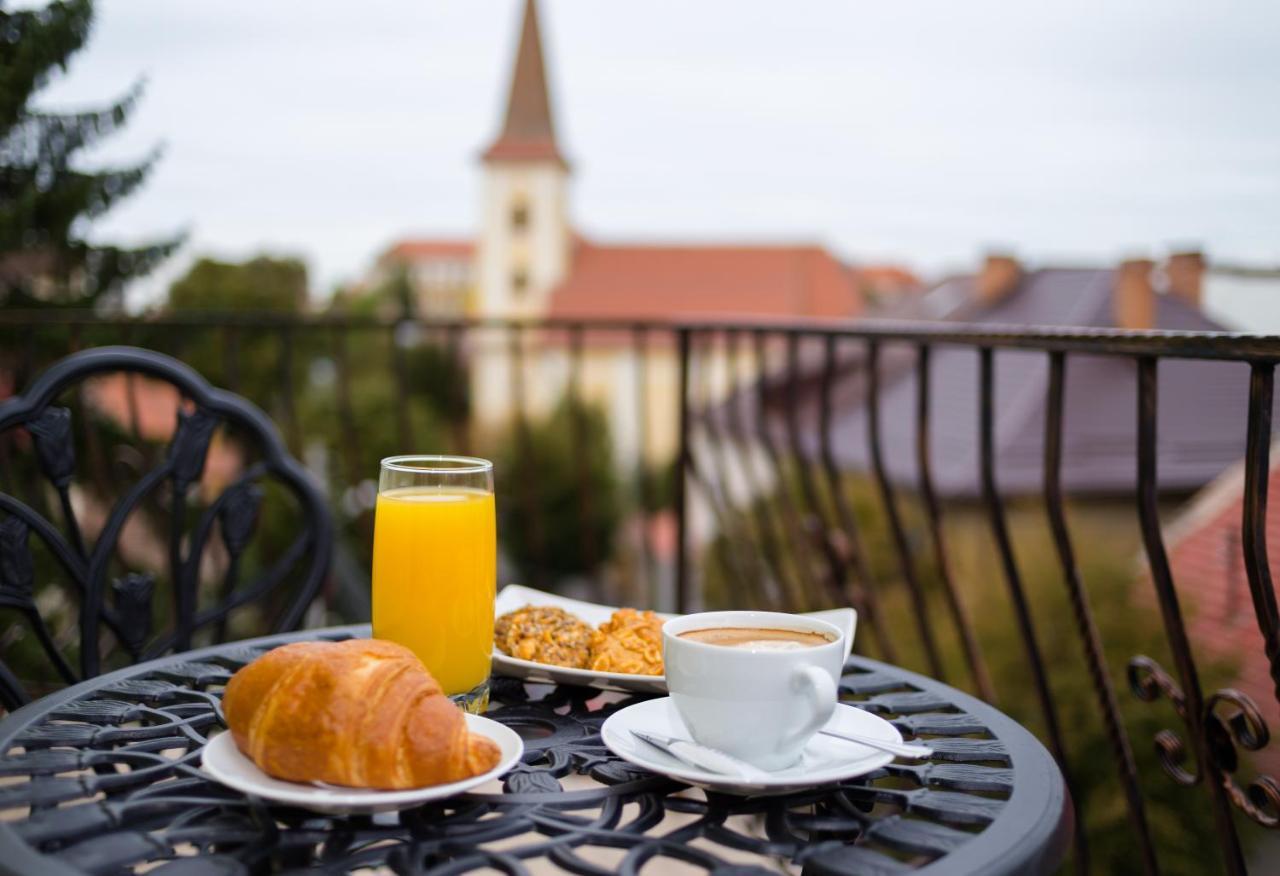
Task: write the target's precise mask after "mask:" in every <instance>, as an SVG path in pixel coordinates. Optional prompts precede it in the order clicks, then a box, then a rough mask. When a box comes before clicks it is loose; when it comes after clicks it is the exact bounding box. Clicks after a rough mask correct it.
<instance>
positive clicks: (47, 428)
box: [26, 408, 76, 490]
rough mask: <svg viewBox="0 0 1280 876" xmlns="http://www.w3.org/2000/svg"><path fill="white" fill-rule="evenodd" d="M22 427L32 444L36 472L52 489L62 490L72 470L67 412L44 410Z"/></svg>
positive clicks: (73, 450) (73, 461) (72, 444)
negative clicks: (47, 480)
mask: <svg viewBox="0 0 1280 876" xmlns="http://www.w3.org/2000/svg"><path fill="white" fill-rule="evenodd" d="M26 426H27V431H28V432H30V433H31V440H32V441H33V442H34V444H35V448H36V458H37V459H38V460H39V462H40V470H41V471H42V472H44V476H45V477H47V478H48V479H49V481H50V482H51V483H52V484H53V485H54V486H55V487H57V488H58V489H59V490H62V489H65V488H66V486H67V485H68V484H70V483H71V477H72V475H74V474H75V470H76V445H75V442H74V441H73V440H71V411H70V409H68V408H45V409H44V410H43V411H41V412H40V415H39V416H37V417H35V418H34V419H31V420H28V421H27V423H26Z"/></svg>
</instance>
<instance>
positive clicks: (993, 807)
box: [0, 627, 1071, 876]
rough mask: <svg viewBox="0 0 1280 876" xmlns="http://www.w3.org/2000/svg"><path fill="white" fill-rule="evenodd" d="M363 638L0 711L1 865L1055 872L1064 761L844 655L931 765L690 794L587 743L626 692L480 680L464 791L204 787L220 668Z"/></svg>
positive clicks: (860, 698) (132, 672) (167, 673)
mask: <svg viewBox="0 0 1280 876" xmlns="http://www.w3.org/2000/svg"><path fill="white" fill-rule="evenodd" d="M360 634H367V627H364V628H362V627H350V628H340V629H332V630H324V631H320V632H310V633H302V634H291V635H284V636H273V637H269V638H264V639H256V640H252V641H248V642H243V643H238V644H233V645H225V646H220V647H217V648H209V649H205V650H203V651H196V652H190V653H188V654H185V655H178V656H175V657H172V658H166V659H162V660H158V661H153V662H151V663H147V664H142V665H140V666H136V667H132V668H130V669H126V670H121V671H120V672H116V673H112V674H110V675H105V676H102V677H100V678H98V679H95V680H94V681H90V682H86V683H84V684H81V685H77V686H76V687H73V688H69V689H68V690H66V691H64V692H62V693H59V694H56V695H54V696H52V697H47V698H45V699H44V700H41V701H39V702H36V703H33V704H32V705H31V706H28V707H26V708H24V709H22V710H20V711H19V712H16V713H14V714H13V715H11V716H9V717H8V718H6V719H5V720H4V721H3V722H0V871H6V870H7V871H9V872H16V873H32V872H40V873H49V874H55V873H90V874H103V876H106V874H113V876H114V874H119V873H130V872H135V871H138V870H141V869H145V871H146V872H148V873H152V874H162V876H200V874H227V876H230V874H256V873H266V872H285V873H291V872H300V871H303V870H305V871H306V872H308V873H334V874H336V873H347V872H352V871H355V872H370V873H396V874H410V873H415V874H416V873H433V874H452V873H465V872H471V871H475V870H485V869H487V870H489V871H494V870H496V871H498V872H503V873H510V874H523V873H531V872H558V871H567V872H572V873H579V874H606V873H614V872H621V873H627V874H631V873H638V872H640V870H641V868H643V867H646V865H647V866H648V867H649V868H650V871H651V872H669V871H674V870H675V869H676V866H675V865H677V864H680V865H683V869H685V870H687V871H688V872H693V873H698V872H705V873H711V874H715V876H738V874H755V873H759V874H765V873H777V872H779V871H780V870H781V871H786V870H792V871H800V870H803V872H804V873H806V874H873V876H880V874H895V873H905V872H926V873H942V872H945V873H948V874H957V873H983V874H988V873H1017V872H1027V873H1033V872H1043V871H1045V870H1047V869H1051V868H1052V867H1053V866H1055V865H1056V864H1057V863H1058V861H1060V859H1061V857H1062V855H1063V854H1064V851H1065V848H1066V844H1067V842H1068V840H1069V834H1070V829H1071V822H1070V818H1071V816H1070V813H1069V806H1068V805H1067V799H1066V792H1065V787H1064V784H1063V780H1062V776H1061V773H1060V772H1059V771H1058V769H1057V767H1056V765H1055V764H1054V762H1053V760H1052V759H1051V758H1050V756H1049V755H1048V753H1047V752H1046V751H1045V749H1044V748H1043V747H1042V746H1041V745H1040V744H1039V742H1037V741H1036V740H1035V738H1034V737H1032V736H1031V735H1030V733H1028V732H1027V731H1026V730H1024V729H1023V728H1021V727H1020V726H1018V725H1017V724H1016V723H1014V722H1013V721H1012V720H1010V719H1009V718H1007V717H1005V716H1004V715H1002V714H1000V713H999V712H998V711H996V710H994V709H992V708H991V707H990V706H987V705H985V704H983V703H981V702H979V701H978V700H975V699H973V698H971V697H968V696H967V695H965V694H963V693H960V692H959V691H955V690H953V689H951V688H949V687H946V686H945V685H942V684H939V683H936V682H933V681H930V680H929V679H925V678H922V677H921V676H917V675H914V674H912V673H908V672H905V671H902V670H898V669H896V668H893V667H890V666H887V665H885V664H881V663H877V662H875V661H872V660H865V659H862V658H858V657H854V658H852V659H851V660H850V661H849V663H848V664H847V666H846V667H845V675H844V677H843V679H842V683H841V693H842V696H843V697H844V699H845V700H846V701H848V702H851V703H854V704H856V705H857V706H859V707H861V708H865V709H868V710H870V711H873V712H875V713H877V714H880V715H882V716H883V717H885V718H887V719H888V720H890V721H892V722H893V723H894V724H895V725H896V726H897V727H898V728H899V729H900V730H901V731H902V732H903V735H904V736H908V737H911V736H917V735H919V736H922V737H925V738H927V739H928V740H929V744H930V745H932V746H933V747H934V750H935V756H934V757H933V759H931V760H929V761H923V762H915V763H906V762H895V763H893V764H890V765H889V766H887V767H885V768H883V769H881V770H878V771H876V772H875V773H872V774H871V775H869V776H865V777H863V778H861V779H857V780H854V781H849V782H844V783H841V784H839V785H835V786H828V787H826V788H822V789H815V790H813V791H809V792H805V793H800V794H790V795H786V796H779V797H764V798H753V799H743V798H738V797H731V796H725V795H721V794H713V793H704V792H703V791H701V790H698V789H693V788H688V787H686V786H684V785H681V784H679V783H677V782H674V781H671V780H668V779H665V778H662V777H658V776H654V775H653V774H651V773H647V772H645V771H643V770H640V769H638V768H636V767H633V766H631V765H630V764H628V763H626V762H624V761H622V760H620V759H618V758H616V757H614V756H613V755H612V754H611V753H610V752H609V750H608V749H607V748H605V747H604V745H603V743H602V742H601V740H600V726H601V724H602V723H603V722H604V720H605V719H606V718H607V717H608V716H609V715H610V714H612V713H613V712H615V711H617V710H618V709H619V708H621V707H623V706H625V705H627V704H629V703H631V702H634V701H635V700H634V698H633V697H629V696H624V695H621V694H614V693H602V692H601V691H596V690H591V689H587V688H574V687H567V686H561V687H553V686H549V685H526V684H525V683H523V682H520V681H517V680H515V679H509V678H495V679H494V689H493V707H492V709H491V711H490V713H489V714H490V717H493V718H495V719H497V720H499V721H501V722H503V723H504V724H507V725H509V726H511V727H513V728H515V729H517V730H518V731H519V732H520V733H521V735H522V736H523V737H524V739H525V746H526V750H525V755H524V758H523V760H522V762H521V763H520V765H519V766H517V767H516V768H515V769H514V770H512V771H511V772H509V773H508V774H507V775H506V776H505V777H504V778H503V779H502V780H500V781H495V782H494V783H492V784H491V785H486V786H483V787H482V788H480V789H479V790H478V792H476V793H470V794H465V795H462V796H460V797H456V798H453V799H451V800H447V801H442V802H438V803H432V804H428V805H426V806H422V807H419V808H417V809H413V810H409V811H406V812H401V813H398V814H396V813H387V814H383V815H372V816H369V815H366V816H350V817H332V816H322V815H317V814H315V813H310V812H305V811H302V810H297V809H291V808H286V807H277V806H267V805H264V804H263V803H262V802H260V801H257V800H253V799H250V798H246V797H244V796H242V795H240V794H238V793H237V792H234V791H231V790H229V789H227V788H224V787H222V786H221V785H218V784H215V783H214V782H212V781H209V780H207V779H205V778H204V774H203V773H202V772H201V771H200V769H199V763H200V750H201V746H202V745H203V744H204V742H205V740H206V738H207V736H208V735H209V734H211V733H213V732H216V731H217V730H218V729H219V728H220V727H221V726H222V716H221V712H220V705H219V696H220V692H221V689H222V686H223V685H224V684H225V683H226V681H227V680H228V679H229V678H230V676H231V674H232V673H233V672H234V671H235V670H236V669H237V668H239V667H240V666H242V665H244V664H245V663H247V662H248V661H250V660H252V659H253V658H254V657H256V656H258V655H259V654H261V653H262V652H263V651H265V650H267V649H269V648H270V647H272V646H274V645H276V644H279V643H282V642H285V641H290V640H295V639H299V638H319V637H323V638H345V637H348V636H351V635H360ZM658 865H662V869H661V870H655V869H653V868H654V867H655V866H658ZM650 871H647V872H650Z"/></svg>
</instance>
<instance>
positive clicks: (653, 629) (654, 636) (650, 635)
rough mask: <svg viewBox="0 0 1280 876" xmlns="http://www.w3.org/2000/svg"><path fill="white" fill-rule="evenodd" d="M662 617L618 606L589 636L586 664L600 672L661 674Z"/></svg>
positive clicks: (649, 612)
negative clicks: (588, 659) (589, 645)
mask: <svg viewBox="0 0 1280 876" xmlns="http://www.w3.org/2000/svg"><path fill="white" fill-rule="evenodd" d="M662 624H663V620H662V618H660V617H658V616H657V615H656V614H654V613H653V612H651V611H636V610H635V609H634V608H620V609H618V610H617V611H615V612H614V613H613V616H612V617H610V618H609V619H608V620H607V621H605V622H604V623H602V624H601V625H600V628H599V629H598V630H596V631H595V633H593V634H592V636H591V658H590V662H589V663H588V666H589V667H590V668H591V669H595V670H598V671H600V672H626V673H630V674H632V675H662V673H663V667H662Z"/></svg>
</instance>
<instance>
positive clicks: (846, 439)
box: [779, 268, 1249, 497]
mask: <svg viewBox="0 0 1280 876" xmlns="http://www.w3.org/2000/svg"><path fill="white" fill-rule="evenodd" d="M981 281H982V279H981V277H980V276H977V275H975V276H968V277H956V278H952V279H950V280H947V281H945V282H944V283H942V284H940V285H939V286H937V287H935V288H934V289H933V290H932V291H930V292H929V293H927V294H926V295H924V296H921V297H920V299H919V301H918V302H917V303H918V306H919V310H920V311H921V312H922V313H926V314H928V316H927V318H928V319H933V320H942V321H948V322H963V323H968V324H975V325H1009V326H1021V327H1027V326H1046V327H1053V326H1058V327H1063V326H1079V327H1082V328H1087V327H1115V326H1116V325H1117V323H1116V306H1117V304H1116V301H1115V296H1116V295H1117V294H1119V293H1118V291H1117V290H1118V289H1119V288H1120V284H1121V278H1120V272H1119V271H1115V270H1111V269H1106V268H1045V269H1041V270H1036V271H1031V272H1028V273H1025V274H1022V275H1020V276H1018V278H1017V279H1016V282H1013V283H1011V284H1010V288H1009V289H1007V290H1006V291H1005V292H1004V293H1003V294H1002V295H1000V296H999V297H997V298H996V299H995V300H991V301H988V302H986V303H984V302H982V301H981V300H979V299H980V297H981V296H980V294H979V285H980V283H981ZM1145 294H1146V295H1149V296H1151V300H1150V306H1151V313H1152V315H1153V320H1152V324H1151V326H1150V327H1151V328H1155V329H1168V330H1179V331H1221V330H1222V326H1221V325H1219V324H1218V323H1216V322H1214V321H1213V320H1212V319H1210V318H1208V317H1207V316H1205V315H1204V314H1203V313H1201V312H1200V311H1199V310H1198V309H1197V308H1196V307H1195V306H1194V305H1193V304H1191V303H1188V301H1186V300H1184V299H1183V298H1180V297H1177V296H1175V295H1172V294H1156V293H1155V292H1154V291H1153V290H1152V289H1151V288H1150V287H1149V286H1148V287H1147V289H1146V291H1145ZM849 346H850V348H852V347H853V346H854V345H849ZM863 362H864V358H863V356H862V350H861V348H858V349H854V350H852V352H851V354H850V359H849V361H848V362H847V363H846V366H847V369H848V370H849V371H850V373H856V372H855V370H854V369H858V368H860V365H861V364H862V363H863ZM913 364H914V354H913V353H912V352H911V351H909V350H908V349H906V348H904V347H900V346H895V345H887V346H886V347H885V349H884V357H883V359H882V363H881V369H882V374H883V375H884V383H883V384H882V385H883V389H882V392H881V424H882V440H883V447H884V453H885V459H886V464H887V467H888V469H889V473H890V475H891V477H892V478H893V479H894V480H895V481H898V482H900V483H902V484H904V485H907V486H914V485H915V484H916V483H917V480H918V475H917V468H916V461H915V454H914V447H915V405H916V394H917V384H916V379H915V373H914V370H913ZM1048 366H1049V363H1048V357H1047V356H1046V355H1045V354H1043V353H1031V352H1022V351H1000V352H998V353H997V354H996V356H995V385H994V390H995V395H996V406H995V411H996V422H995V436H996V440H995V455H996V465H997V473H998V474H997V477H998V481H999V484H1000V488H1001V490H1002V491H1003V492H1007V493H1009V494H1018V493H1022V494H1035V493H1038V492H1039V491H1040V489H1041V485H1042V479H1043V471H1042V465H1043V454H1044V423H1045V403H1046V391H1047V386H1048ZM930 367H931V370H930V382H931V388H930V391H931V409H930V417H931V436H930V437H931V452H932V463H933V469H934V470H933V475H934V478H935V481H936V486H937V488H938V490H939V491H940V492H941V493H943V494H948V495H953V496H959V497H965V496H970V497H976V496H978V495H979V494H980V489H979V481H978V475H979V459H978V452H979V435H978V399H979V380H978V355H977V353H976V352H975V351H973V350H971V349H962V348H957V347H946V346H939V347H937V348H935V349H934V350H933V353H932V358H931V362H930ZM815 375H816V370H815V372H814V374H811V375H810V382H809V383H808V384H807V385H808V386H810V387H812V386H813V385H815V383H816V380H814V379H813V378H814V376H815ZM1159 375H1160V396H1159V403H1160V408H1159V417H1158V429H1159V447H1158V449H1159V461H1158V467H1159V475H1160V484H1161V487H1162V488H1163V489H1165V490H1173V491H1190V490H1195V489H1198V488H1200V487H1202V486H1203V485H1204V484H1206V483H1208V482H1209V481H1210V480H1212V479H1213V478H1214V477H1216V476H1217V475H1218V474H1219V473H1221V472H1222V471H1223V470H1224V469H1225V468H1227V467H1228V466H1229V465H1231V464H1232V463H1233V462H1234V461H1236V460H1237V459H1239V458H1240V456H1241V455H1242V454H1243V453H1244V441H1245V434H1244V423H1245V422H1246V419H1247V418H1246V408H1247V399H1248V383H1249V368H1248V366H1247V365H1246V364H1243V363H1238V362H1235V363H1224V362H1206V361H1191V360H1167V361H1162V362H1161V364H1160V370H1159ZM810 391H814V390H812V389H811V390H810ZM836 398H837V404H838V410H839V413H838V414H837V415H836V417H835V419H834V422H833V434H832V443H833V446H834V448H835V451H836V455H837V457H838V458H839V461H840V462H841V464H842V466H843V467H845V468H848V469H851V470H861V471H865V470H868V469H869V467H870V456H869V452H868V445H867V409H866V404H865V386H864V383H863V380H862V379H861V377H846V378H843V379H842V380H840V381H839V382H838V386H837V390H836ZM1136 404H1137V384H1136V366H1135V364H1134V362H1133V361H1132V360H1130V359H1126V358H1123V357H1115V356H1074V355H1073V356H1068V357H1067V377H1066V394H1065V434H1064V443H1063V484H1064V487H1065V488H1066V489H1068V490H1070V491H1074V492H1077V493H1090V494H1125V493H1129V492H1131V491H1132V489H1133V486H1134V483H1135V477H1136V472H1135V468H1134V458H1135V457H1134V448H1135V446H1136V422H1137V414H1136ZM815 407H816V406H813V405H808V406H806V408H807V409H808V411H809V413H810V428H808V429H806V430H804V432H805V436H806V438H805V440H806V441H807V442H808V445H809V449H811V450H814V451H816V445H817V434H816V422H815V419H816V414H814V413H813V409H814V408H815ZM779 428H780V427H779Z"/></svg>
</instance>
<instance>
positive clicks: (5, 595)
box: [0, 517, 35, 609]
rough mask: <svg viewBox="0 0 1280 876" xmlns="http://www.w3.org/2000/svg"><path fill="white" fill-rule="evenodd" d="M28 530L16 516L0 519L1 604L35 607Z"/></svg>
mask: <svg viewBox="0 0 1280 876" xmlns="http://www.w3.org/2000/svg"><path fill="white" fill-rule="evenodd" d="M28 534H29V529H28V527H27V524H26V523H25V522H23V521H22V520H20V519H18V518H17V517H6V518H5V519H4V520H3V521H2V522H0V604H4V605H8V606H10V607H13V608H22V609H28V608H31V607H32V602H31V592H32V587H33V585H34V583H35V570H34V566H33V564H32V562H31V547H30V545H29V544H28V538H27V537H28Z"/></svg>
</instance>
